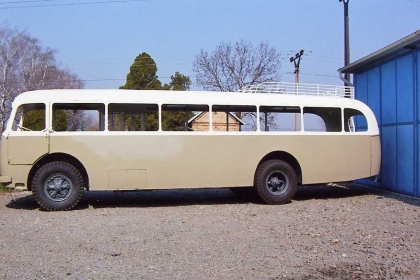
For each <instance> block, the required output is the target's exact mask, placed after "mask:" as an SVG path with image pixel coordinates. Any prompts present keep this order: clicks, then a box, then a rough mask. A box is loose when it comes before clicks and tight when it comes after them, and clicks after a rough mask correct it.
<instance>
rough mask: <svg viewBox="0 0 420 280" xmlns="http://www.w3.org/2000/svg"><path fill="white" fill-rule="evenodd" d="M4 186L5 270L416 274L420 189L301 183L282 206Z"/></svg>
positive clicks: (0, 252)
mask: <svg viewBox="0 0 420 280" xmlns="http://www.w3.org/2000/svg"><path fill="white" fill-rule="evenodd" d="M13 197H14V200H13V201H12V200H11V196H10V195H9V194H7V193H3V194H0V226H1V230H0V233H1V234H0V279H300V280H308V279H420V207H419V206H420V202H419V200H418V199H414V198H409V197H405V196H400V195H396V194H390V193H386V192H381V191H376V190H373V189H369V188H364V187H360V186H355V185H349V186H315V187H314V186H307V187H301V188H300V189H299V190H298V192H297V194H296V196H295V198H294V200H293V201H292V202H291V203H289V204H286V205H280V206H270V205H264V204H261V203H260V202H258V201H249V200H243V199H239V198H237V197H236V196H234V195H233V194H232V193H231V192H230V191H229V190H225V189H217V190H178V191H149V192H130V193H113V192H90V193H86V194H85V195H84V197H83V200H82V201H81V203H80V204H79V205H78V207H77V208H76V209H75V210H73V211H69V212H45V211H41V210H40V209H39V207H38V205H37V204H36V202H35V200H34V199H33V197H32V195H31V194H30V193H28V192H24V193H14V194H13Z"/></svg>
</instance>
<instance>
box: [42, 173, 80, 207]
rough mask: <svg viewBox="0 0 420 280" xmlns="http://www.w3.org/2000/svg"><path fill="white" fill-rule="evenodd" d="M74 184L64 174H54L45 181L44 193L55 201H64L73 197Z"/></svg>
mask: <svg viewBox="0 0 420 280" xmlns="http://www.w3.org/2000/svg"><path fill="white" fill-rule="evenodd" d="M72 190H73V183H72V182H71V180H70V178H69V177H67V176H66V175H64V174H62V173H54V174H52V175H50V176H48V178H47V179H46V180H45V184H44V193H45V194H46V195H47V197H48V198H49V199H51V200H53V201H57V202H60V201H64V200H66V199H67V198H69V196H70V195H71V193H72Z"/></svg>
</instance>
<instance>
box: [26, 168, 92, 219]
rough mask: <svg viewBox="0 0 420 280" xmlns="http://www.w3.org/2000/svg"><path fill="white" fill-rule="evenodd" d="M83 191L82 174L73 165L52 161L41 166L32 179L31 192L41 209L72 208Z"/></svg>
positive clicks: (57, 209) (58, 209)
mask: <svg viewBox="0 0 420 280" xmlns="http://www.w3.org/2000/svg"><path fill="white" fill-rule="evenodd" d="M83 192H84V185H83V176H82V174H81V173H80V171H79V170H78V169H77V168H76V167H74V166H73V165H71V164H69V163H67V162H63V161H53V162H50V163H47V164H45V165H44V166H42V167H41V168H40V169H38V171H37V172H36V173H35V175H34V178H33V179H32V193H33V195H34V197H35V200H36V201H37V202H38V204H39V206H41V208H42V209H45V210H48V211H63V210H70V209H72V208H73V207H74V206H75V205H76V204H77V203H78V202H79V200H80V198H81V197H82V195H83Z"/></svg>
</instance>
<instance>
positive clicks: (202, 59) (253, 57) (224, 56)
mask: <svg viewBox="0 0 420 280" xmlns="http://www.w3.org/2000/svg"><path fill="white" fill-rule="evenodd" d="M279 69H280V53H278V52H277V51H276V50H275V49H274V48H272V47H270V46H269V45H268V43H266V42H262V43H260V44H259V45H258V46H256V47H254V46H253V44H252V43H250V42H247V41H244V40H241V41H239V42H236V43H234V44H232V43H221V44H220V45H218V46H217V47H216V49H215V51H214V52H213V53H212V54H209V53H208V52H207V51H204V50H201V52H200V54H198V55H197V56H196V57H195V60H194V62H193V70H194V72H195V74H196V83H197V84H198V85H200V86H202V87H203V88H204V89H206V90H215V91H237V90H238V89H241V88H243V87H244V86H248V85H254V84H259V83H262V82H269V81H278V80H279V79H280V75H279V72H278V71H279Z"/></svg>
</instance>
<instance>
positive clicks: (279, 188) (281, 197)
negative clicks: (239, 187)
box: [255, 160, 297, 204]
mask: <svg viewBox="0 0 420 280" xmlns="http://www.w3.org/2000/svg"><path fill="white" fill-rule="evenodd" d="M255 188H256V189H257V191H258V194H259V196H260V197H261V199H262V200H264V201H265V202H266V203H268V204H284V203H287V202H289V201H290V199H292V197H293V195H294V194H295V192H296V190H297V175H296V172H295V170H294V169H293V167H292V166H291V165H290V164H288V163H287V162H285V161H282V160H268V161H266V162H264V163H262V164H261V165H260V166H259V167H258V169H257V172H256V174H255Z"/></svg>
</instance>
